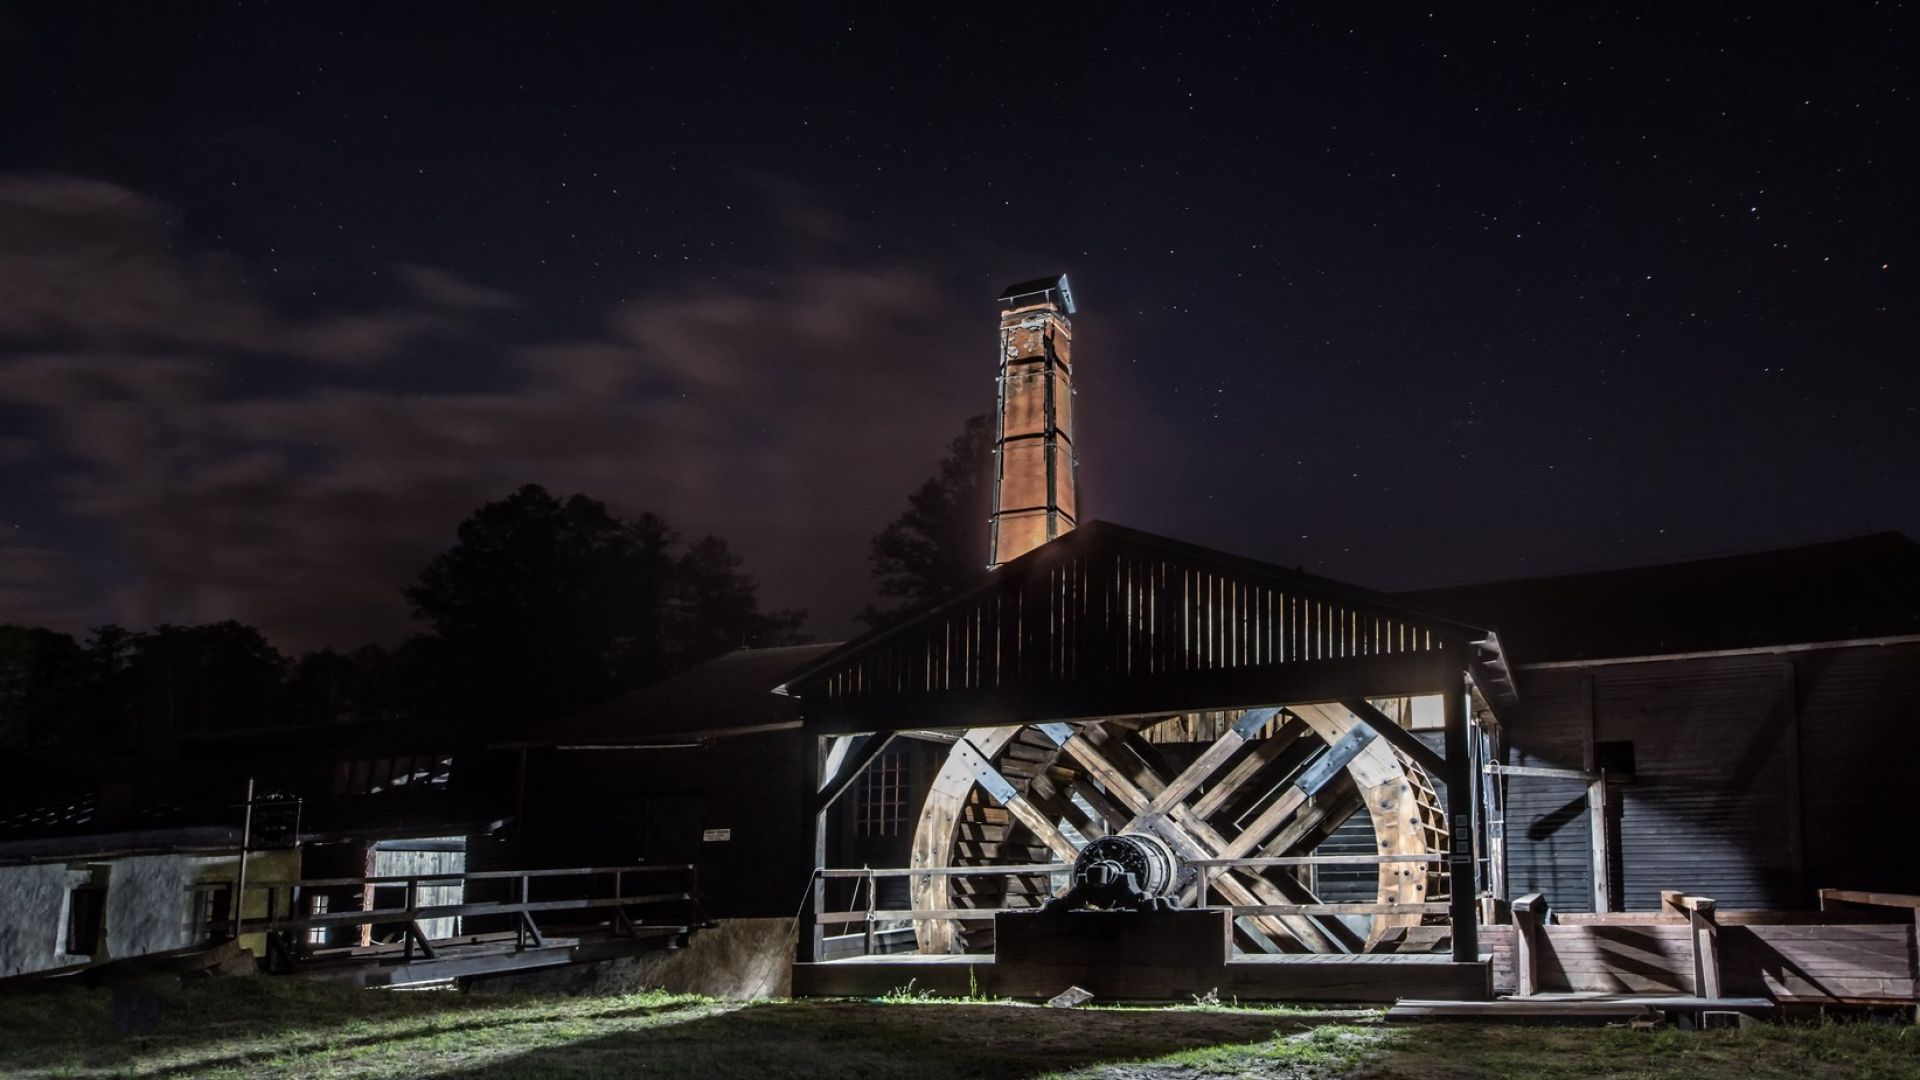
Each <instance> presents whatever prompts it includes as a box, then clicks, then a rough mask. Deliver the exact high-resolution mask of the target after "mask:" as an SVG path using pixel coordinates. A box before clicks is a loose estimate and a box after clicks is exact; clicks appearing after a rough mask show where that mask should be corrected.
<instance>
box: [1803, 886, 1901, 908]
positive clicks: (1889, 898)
mask: <svg viewBox="0 0 1920 1080" xmlns="http://www.w3.org/2000/svg"><path fill="white" fill-rule="evenodd" d="M1829 903H1842V904H1870V905H1873V906H1875V907H1898V908H1914V909H1920V896H1910V895H1908V894H1906V893H1885V892H1860V891H1857V890H1854V889H1821V890H1820V906H1821V907H1822V908H1825V907H1826V906H1827V904H1829Z"/></svg>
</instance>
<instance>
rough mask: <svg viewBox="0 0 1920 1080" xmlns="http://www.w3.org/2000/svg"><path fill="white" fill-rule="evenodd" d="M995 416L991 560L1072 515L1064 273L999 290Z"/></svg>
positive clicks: (1072, 519) (1069, 299) (1061, 529)
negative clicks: (998, 341) (998, 385)
mask: <svg viewBox="0 0 1920 1080" xmlns="http://www.w3.org/2000/svg"><path fill="white" fill-rule="evenodd" d="M1000 306H1001V310H1000V416H999V422H998V424H997V425H996V427H995V430H994V435H995V442H994V485H993V518H992V524H991V525H990V527H989V536H988V544H987V564H988V565H989V566H994V567H997V566H999V565H1000V564H1001V563H1003V562H1007V561H1008V560H1010V559H1017V558H1019V557H1020V556H1022V555H1024V554H1026V553H1027V552H1029V551H1032V550H1033V549H1034V548H1037V547H1039V546H1040V545H1041V544H1044V543H1046V542H1047V541H1049V540H1052V539H1053V538H1054V537H1056V536H1059V535H1061V534H1062V533H1065V532H1067V531H1068V530H1069V529H1072V528H1073V526H1074V524H1075V523H1076V521H1078V519H1079V513H1080V512H1079V507H1078V500H1077V491H1078V489H1077V487H1076V486H1075V484H1074V469H1075V467H1076V466H1077V465H1078V464H1079V462H1078V461H1077V460H1076V459H1075V458H1074V452H1073V359H1072V347H1073V324H1072V323H1071V322H1069V321H1068V320H1067V316H1069V315H1072V314H1073V311H1074V308H1073V293H1072V292H1070V291H1069V290H1068V288H1067V276H1066V275H1065V274H1061V275H1060V276H1059V277H1057V278H1042V279H1040V280H1038V281H1023V282H1021V283H1020V284H1018V285H1013V286H1010V287H1008V288H1007V290H1006V291H1005V292H1002V293H1001V294H1000Z"/></svg>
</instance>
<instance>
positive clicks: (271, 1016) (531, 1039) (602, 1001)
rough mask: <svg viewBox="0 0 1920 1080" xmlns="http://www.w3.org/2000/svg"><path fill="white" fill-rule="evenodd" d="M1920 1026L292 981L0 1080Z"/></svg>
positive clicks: (1456, 1069) (1756, 1037)
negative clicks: (1563, 1020)
mask: <svg viewBox="0 0 1920 1080" xmlns="http://www.w3.org/2000/svg"><path fill="white" fill-rule="evenodd" d="M1915 1032H1916V1029H1914V1028H1912V1027H1908V1026H1894V1025H1882V1024H1867V1023H1855V1024H1821V1025H1793V1026H1773V1025H1767V1026H1761V1027H1750V1028H1743V1029H1739V1030H1733V1031H1714V1032H1706V1033H1701V1034H1687V1033H1682V1032H1678V1031H1675V1030H1672V1029H1659V1030H1653V1031H1640V1030H1628V1029H1596V1028H1561V1027H1540V1026H1529V1027H1516V1026H1495V1025H1470V1024H1432V1025H1419V1026H1399V1025H1392V1026H1390V1025H1386V1024H1383V1023H1381V1021H1380V1014H1379V1012H1378V1011H1376V1010H1368V1009H1347V1010H1318V1009H1303V1008H1252V1007H1242V1006H1236V1005H1233V1004H1223V1003H1221V1002H1219V1001H1218V1000H1214V999H1209V998H1206V997H1204V996H1203V998H1202V999H1201V1000H1198V1001H1196V1002H1195V1003H1194V1004H1192V1005H1184V1006H1174V1007H1166V1008H1132V1007H1119V1008H1101V1007H1094V1008H1084V1009H1076V1010H1070V1011H1069V1010H1059V1009H1046V1008H1037V1007H1033V1006H1030V1005H1019V1004H1013V1003H1008V1002H989V1001H981V1000H966V999H958V1000H955V999H939V998H934V997H930V996H927V995H925V994H922V993H919V992H916V991H913V990H912V989H910V988H903V990H902V991H901V992H900V993H898V994H895V995H889V997H888V998H887V999H883V1000H882V1001H874V1002H768V1003H759V1004H753V1005H743V1004H738V1003H727V1002H718V1001H713V1000H710V999H707V998H699V997H690V996H684V995H678V996H677V995H670V994H662V993H647V994H630V995H618V996H600V997H558V996H534V995H519V996H515V995H507V996H497V997H496V996H481V995H466V994H461V993H457V992H453V991H439V992H413V993H394V992H380V991H355V990H349V989H345V988H342V987H334V986H327V985H323V984H314V983H303V982H296V981H293V980H286V979H268V978H253V979H210V980H206V981H202V982H195V983H190V984H188V985H186V986H181V987H171V986H169V987H164V988H159V987H156V988H148V989H140V988H133V989H123V990H121V991H119V992H118V997H117V1000H116V993H115V992H113V991H107V990H85V989H71V990H60V991H50V992H41V993H32V994H15V995H9V996H5V997H0V1076H6V1077H21V1078H36V1080H37V1078H41V1077H70V1076H71V1077H81V1076H84V1077H99V1076H136V1077H202V1076H204V1077H241V1076H249V1077H250V1076H276V1077H277V1076H292V1077H407V1078H409V1080H426V1078H429V1077H463V1078H485V1080H506V1078H515V1077H548V1076H558V1077H616V1076H618V1077H626V1076H661V1077H679V1076H700V1077H716V1078H728V1077H739V1078H752V1080H788V1078H800V1077H816V1076H822V1077H828V1076H830V1077H835V1078H836V1080H861V1078H869V1077H872V1078H878V1077H895V1076H912V1077H925V1078H929V1080H942V1078H962V1077H965V1078H981V1080H998V1078H1005V1080H1016V1078H1018V1080H1034V1078H1040V1077H1052V1078H1060V1080H1088V1078H1093V1077H1101V1078H1108V1080H1200V1078H1223V1077H1254V1078H1278V1077H1288V1078H1303V1077H1336V1076H1337V1077H1352V1078H1356V1080H1414V1078H1419V1080H1448V1078H1455V1077H1458V1078H1466V1077H1503V1076H1510V1077H1548V1078H1552V1077H1572V1076H1612V1077H1646V1078H1667V1077H1674V1078H1678V1077H1689V1078H1692V1077H1701V1078H1706V1080H1718V1078H1726V1080H1733V1078H1738V1080H1774V1078H1789V1077H1790V1078H1793V1080H1808V1078H1812V1077H1823V1076H1846V1077H1867V1078H1907V1077H1912V1078H1915V1080H1920V1035H1916V1033H1915Z"/></svg>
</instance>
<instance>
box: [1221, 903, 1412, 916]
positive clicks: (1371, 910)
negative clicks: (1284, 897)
mask: <svg viewBox="0 0 1920 1080" xmlns="http://www.w3.org/2000/svg"><path fill="white" fill-rule="evenodd" d="M1227 910H1229V911H1232V912H1233V913H1234V914H1236V915H1413V914H1418V915H1445V914H1446V913H1447V905H1446V904H1445V903H1444V902H1436V903H1430V904H1233V905H1230V906H1229V907H1228V908H1227Z"/></svg>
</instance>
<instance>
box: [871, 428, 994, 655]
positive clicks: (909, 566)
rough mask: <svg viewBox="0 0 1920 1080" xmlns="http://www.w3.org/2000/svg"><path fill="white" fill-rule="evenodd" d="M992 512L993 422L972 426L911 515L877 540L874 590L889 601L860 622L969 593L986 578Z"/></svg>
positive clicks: (875, 622) (889, 619)
mask: <svg viewBox="0 0 1920 1080" xmlns="http://www.w3.org/2000/svg"><path fill="white" fill-rule="evenodd" d="M992 510H993V417H991V416H987V415H981V416H975V417H972V418H970V419H969V420H967V422H966V425H965V427H964V428H962V429H961V432H960V435H959V437H957V438H955V439H954V440H953V442H952V443H950V444H948V446H947V455H946V457H944V458H942V459H940V463H939V465H938V466H936V467H935V470H934V474H933V476H932V477H930V478H929V479H928V480H927V481H926V483H924V484H921V485H920V487H919V488H918V489H917V490H915V491H914V492H913V494H911V495H909V496H907V509H906V511H905V512H904V513H902V514H901V515H900V516H899V517H897V518H895V519H894V520H893V521H892V522H891V523H890V524H888V525H887V527H886V528H884V529H882V530H880V532H879V533H878V534H876V535H875V536H874V538H873V547H872V550H871V552H870V554H869V555H868V559H867V561H868V564H869V566H870V567H871V568H872V572H873V579H874V587H875V590H876V591H877V592H878V593H879V594H880V596H881V597H882V598H883V599H884V600H887V601H891V603H890V604H888V605H887V606H886V607H884V608H882V607H874V606H871V605H869V606H868V607H867V609H866V610H865V611H863V612H861V613H860V621H862V622H864V623H866V624H867V625H868V626H871V627H874V628H876V629H877V628H880V627H885V626H891V625H893V624H894V623H896V622H899V621H900V620H901V619H903V618H905V617H906V616H908V615H911V614H913V613H914V612H916V611H921V610H924V609H926V608H929V607H932V606H933V605H935V604H938V603H940V602H942V601H944V600H947V599H950V598H952V597H954V596H957V595H959V594H960V593H962V592H965V591H966V590H967V589H969V588H972V587H973V586H974V585H977V584H979V583H980V581H981V580H982V579H983V578H984V577H985V576H986V565H987V517H988V516H989V514H991V512H992Z"/></svg>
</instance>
